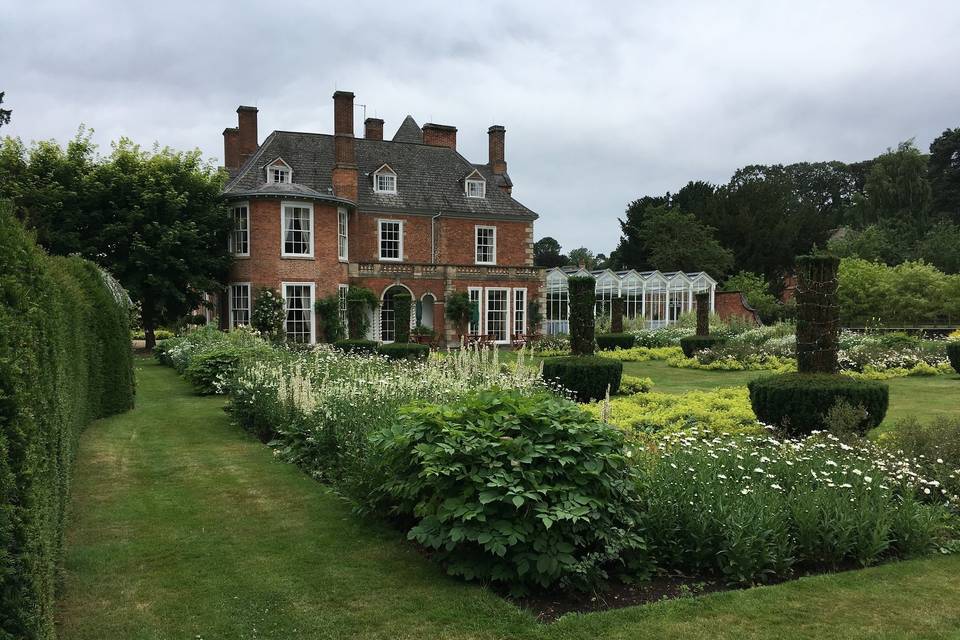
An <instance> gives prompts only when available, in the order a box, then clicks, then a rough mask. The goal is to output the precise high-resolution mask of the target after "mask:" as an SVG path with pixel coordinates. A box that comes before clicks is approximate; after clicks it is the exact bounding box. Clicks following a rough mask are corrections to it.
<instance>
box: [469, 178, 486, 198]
mask: <svg viewBox="0 0 960 640" xmlns="http://www.w3.org/2000/svg"><path fill="white" fill-rule="evenodd" d="M467 197H468V198H486V197H487V183H486V182H485V181H483V180H467Z"/></svg>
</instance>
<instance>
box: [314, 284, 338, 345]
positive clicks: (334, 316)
mask: <svg viewBox="0 0 960 640" xmlns="http://www.w3.org/2000/svg"><path fill="white" fill-rule="evenodd" d="M313 308H314V309H315V310H316V312H317V318H318V319H319V320H320V335H321V337H322V338H323V341H324V342H329V343H333V342H336V341H337V340H342V339H343V338H344V334H345V333H346V330H345V327H344V326H343V320H342V319H341V318H340V298H339V296H337V295H330V296H327V297H325V298H320V299H319V300H317V301H316V302H315V303H314V305H313Z"/></svg>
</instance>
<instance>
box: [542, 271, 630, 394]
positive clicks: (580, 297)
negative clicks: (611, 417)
mask: <svg viewBox="0 0 960 640" xmlns="http://www.w3.org/2000/svg"><path fill="white" fill-rule="evenodd" d="M567 286H568V287H569V289H568V290H569V293H570V351H571V352H572V353H573V355H571V356H561V357H557V358H547V359H545V360H544V361H543V373H542V375H543V379H544V380H547V381H548V382H551V383H553V384H557V385H559V386H560V387H562V388H563V389H566V390H567V391H568V392H570V393H571V394H572V395H573V396H574V397H575V398H576V399H577V400H578V401H580V402H588V401H590V400H599V399H601V398H603V397H604V396H605V395H606V394H607V393H610V394H615V393H616V392H617V390H618V389H619V388H620V378H621V377H622V375H623V363H622V362H620V361H619V360H614V359H612V358H601V357H598V356H595V355H593V351H594V343H595V339H596V335H595V331H596V323H595V319H594V309H595V308H596V303H597V294H596V286H597V281H596V280H594V279H593V278H592V277H585V278H580V277H573V278H570V279H569V280H567Z"/></svg>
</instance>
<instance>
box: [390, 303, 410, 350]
mask: <svg viewBox="0 0 960 640" xmlns="http://www.w3.org/2000/svg"><path fill="white" fill-rule="evenodd" d="M412 305H413V299H412V298H411V297H410V294H409V293H396V294H394V296H393V340H394V342H399V343H401V344H402V343H406V342H410V310H411V308H412Z"/></svg>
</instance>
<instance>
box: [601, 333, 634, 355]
mask: <svg viewBox="0 0 960 640" xmlns="http://www.w3.org/2000/svg"><path fill="white" fill-rule="evenodd" d="M636 341H637V339H636V337H635V336H634V335H633V334H632V333H598V334H597V348H598V349H602V350H605V351H609V350H612V349H631V348H632V347H633V345H634V344H636Z"/></svg>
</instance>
